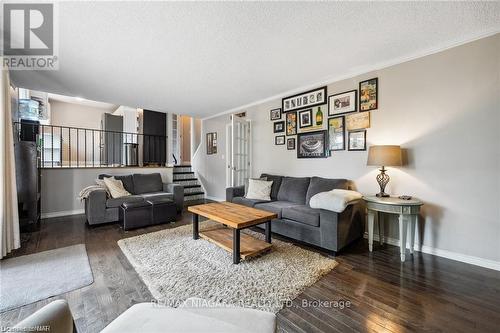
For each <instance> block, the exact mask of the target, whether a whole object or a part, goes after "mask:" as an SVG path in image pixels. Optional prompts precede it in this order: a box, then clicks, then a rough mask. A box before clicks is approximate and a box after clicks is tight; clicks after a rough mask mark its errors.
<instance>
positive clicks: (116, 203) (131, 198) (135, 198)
mask: <svg viewBox="0 0 500 333" xmlns="http://www.w3.org/2000/svg"><path fill="white" fill-rule="evenodd" d="M141 201H144V198H143V197H141V196H139V195H128V196H126V197H121V198H109V199H108V200H106V207H107V208H116V207H120V206H121V205H122V203H124V202H141Z"/></svg>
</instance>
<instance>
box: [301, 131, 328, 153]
mask: <svg viewBox="0 0 500 333" xmlns="http://www.w3.org/2000/svg"><path fill="white" fill-rule="evenodd" d="M326 140H327V136H326V131H317V132H309V133H300V134H299V135H298V136H297V158H322V157H326V148H327V146H326V145H327V143H326Z"/></svg>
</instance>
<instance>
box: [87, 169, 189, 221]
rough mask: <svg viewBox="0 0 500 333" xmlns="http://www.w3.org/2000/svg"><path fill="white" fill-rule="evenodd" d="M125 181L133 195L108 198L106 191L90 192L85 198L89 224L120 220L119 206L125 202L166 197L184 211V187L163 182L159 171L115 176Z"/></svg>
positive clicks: (179, 209) (178, 210)
mask: <svg viewBox="0 0 500 333" xmlns="http://www.w3.org/2000/svg"><path fill="white" fill-rule="evenodd" d="M104 177H115V179H119V180H121V181H122V183H123V187H125V189H126V190H127V191H128V192H130V193H131V194H132V195H130V196H126V197H121V198H108V197H107V196H106V191H104V190H97V191H93V192H91V193H90V195H89V196H88V198H87V199H85V215H86V216H87V221H88V223H89V224H91V225H92V224H101V223H107V222H115V221H118V220H119V207H120V206H121V204H122V203H124V202H140V201H144V200H148V199H153V198H154V199H157V198H166V199H170V200H172V201H174V202H175V205H176V207H177V212H181V211H182V206H183V205H184V187H183V186H182V185H178V184H166V183H162V180H161V175H160V174H159V173H151V174H140V173H136V174H133V175H124V176H115V175H106V174H102V175H99V179H103V178H104Z"/></svg>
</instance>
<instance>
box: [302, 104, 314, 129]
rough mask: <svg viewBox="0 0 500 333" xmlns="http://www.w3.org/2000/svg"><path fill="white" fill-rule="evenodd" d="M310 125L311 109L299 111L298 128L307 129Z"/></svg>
mask: <svg viewBox="0 0 500 333" xmlns="http://www.w3.org/2000/svg"><path fill="white" fill-rule="evenodd" d="M312 124H313V123H312V109H307V110H303V111H299V127H300V128H304V127H309V126H312Z"/></svg>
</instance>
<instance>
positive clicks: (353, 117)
mask: <svg viewBox="0 0 500 333" xmlns="http://www.w3.org/2000/svg"><path fill="white" fill-rule="evenodd" d="M345 123H346V128H347V130H348V131H355V130H360V129H365V128H370V112H356V113H352V114H348V115H346V116H345Z"/></svg>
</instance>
